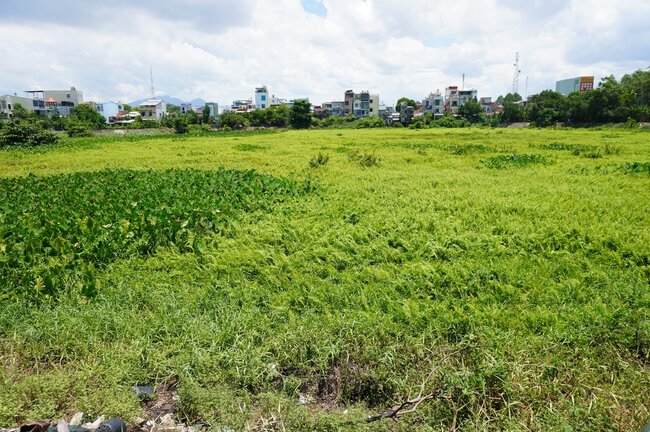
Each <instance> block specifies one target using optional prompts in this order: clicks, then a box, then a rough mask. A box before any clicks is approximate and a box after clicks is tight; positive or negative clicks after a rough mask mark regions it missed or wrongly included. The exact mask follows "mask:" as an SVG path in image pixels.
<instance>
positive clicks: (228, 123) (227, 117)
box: [218, 111, 250, 129]
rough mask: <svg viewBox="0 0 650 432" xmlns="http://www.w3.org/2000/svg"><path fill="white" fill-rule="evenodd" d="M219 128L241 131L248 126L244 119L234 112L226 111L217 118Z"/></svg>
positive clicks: (248, 123)
mask: <svg viewBox="0 0 650 432" xmlns="http://www.w3.org/2000/svg"><path fill="white" fill-rule="evenodd" d="M218 124H219V127H221V128H224V127H229V128H230V129H243V128H246V127H248V126H250V122H249V121H248V119H247V118H246V117H244V116H243V115H242V114H240V113H236V112H234V111H226V112H224V113H222V114H221V117H220V118H219V123H218Z"/></svg>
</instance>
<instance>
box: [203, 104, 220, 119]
mask: <svg viewBox="0 0 650 432" xmlns="http://www.w3.org/2000/svg"><path fill="white" fill-rule="evenodd" d="M205 106H207V107H208V108H209V109H210V116H212V117H214V116H218V115H219V104H218V103H216V102H206V103H205Z"/></svg>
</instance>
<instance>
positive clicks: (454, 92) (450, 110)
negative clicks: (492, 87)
mask: <svg viewBox="0 0 650 432" xmlns="http://www.w3.org/2000/svg"><path fill="white" fill-rule="evenodd" d="M477 96H478V91H477V90H475V89H471V90H458V86H449V87H447V88H446V89H445V113H447V114H458V109H459V108H460V107H461V106H463V105H465V103H467V101H468V100H470V99H472V100H474V101H477Z"/></svg>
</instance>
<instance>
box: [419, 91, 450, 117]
mask: <svg viewBox="0 0 650 432" xmlns="http://www.w3.org/2000/svg"><path fill="white" fill-rule="evenodd" d="M422 110H423V111H424V112H428V113H431V114H433V116H434V117H441V116H442V115H443V114H444V112H445V98H444V96H443V95H442V94H441V93H440V90H436V92H435V93H430V94H429V96H427V97H426V98H425V99H424V100H422Z"/></svg>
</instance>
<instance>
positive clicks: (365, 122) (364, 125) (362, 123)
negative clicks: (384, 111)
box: [356, 117, 386, 129]
mask: <svg viewBox="0 0 650 432" xmlns="http://www.w3.org/2000/svg"><path fill="white" fill-rule="evenodd" d="M383 127H386V123H384V121H383V120H382V119H381V118H379V117H368V118H363V119H361V120H359V121H357V122H356V128H357V129H370V128H383Z"/></svg>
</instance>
